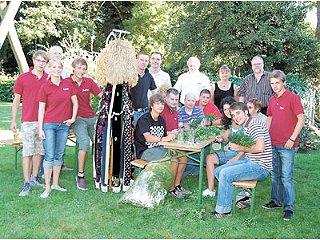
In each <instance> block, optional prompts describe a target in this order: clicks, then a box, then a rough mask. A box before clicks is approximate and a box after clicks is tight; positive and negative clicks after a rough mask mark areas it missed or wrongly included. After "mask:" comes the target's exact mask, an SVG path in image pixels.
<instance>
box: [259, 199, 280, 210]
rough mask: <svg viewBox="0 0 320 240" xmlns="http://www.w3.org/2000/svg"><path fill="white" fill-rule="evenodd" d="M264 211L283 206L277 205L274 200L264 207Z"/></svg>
mask: <svg viewBox="0 0 320 240" xmlns="http://www.w3.org/2000/svg"><path fill="white" fill-rule="evenodd" d="M262 207H263V208H264V209H273V208H281V207H282V206H280V205H277V204H276V203H275V202H274V201H273V200H271V201H270V202H269V203H267V204H265V205H263V206H262Z"/></svg>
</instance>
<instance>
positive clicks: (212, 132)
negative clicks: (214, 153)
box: [194, 126, 222, 141]
mask: <svg viewBox="0 0 320 240" xmlns="http://www.w3.org/2000/svg"><path fill="white" fill-rule="evenodd" d="M221 131H222V128H221V127H219V126H210V127H201V126H200V127H197V128H196V129H195V130H194V137H195V140H196V141H206V140H209V139H210V138H212V137H213V136H217V135H219V134H220V133H221Z"/></svg>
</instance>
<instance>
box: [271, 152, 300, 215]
mask: <svg viewBox="0 0 320 240" xmlns="http://www.w3.org/2000/svg"><path fill="white" fill-rule="evenodd" d="M294 156H295V150H294V148H291V149H286V148H284V147H283V146H272V167H273V170H272V192H271V199H272V200H273V201H274V202H275V203H276V204H277V205H283V206H284V210H290V211H294V207H293V203H294V200H295V186H294V181H293V164H294Z"/></svg>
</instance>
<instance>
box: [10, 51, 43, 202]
mask: <svg viewBox="0 0 320 240" xmlns="http://www.w3.org/2000/svg"><path fill="white" fill-rule="evenodd" d="M32 61H33V67H31V68H30V70H29V72H26V73H23V74H21V75H19V76H18V78H17V80H16V82H15V84H14V87H13V92H14V99H13V104H12V124H11V129H12V130H13V131H16V129H17V123H16V122H17V115H18V110H19V104H20V100H21V97H22V98H23V100H22V116H21V122H22V124H21V140H22V143H23V151H22V155H23V160H22V168H23V175H24V185H23V189H22V191H21V192H20V194H19V196H22V197H23V196H26V195H28V194H29V192H30V191H31V186H40V185H43V184H41V183H40V182H39V180H38V179H37V175H38V172H39V169H40V165H41V162H42V155H44V149H43V145H42V141H41V140H40V139H39V135H38V124H39V123H38V109H39V102H38V101H37V96H38V92H39V90H40V87H41V86H42V85H43V84H44V83H45V82H46V80H47V78H48V75H47V74H46V73H45V72H44V68H45V66H46V64H47V62H48V55H47V54H46V52H45V51H42V50H39V51H37V52H35V54H34V55H33V57H32ZM31 170H32V175H31V176H30V173H31Z"/></svg>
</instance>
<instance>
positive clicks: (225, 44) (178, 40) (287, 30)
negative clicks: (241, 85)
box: [166, 1, 320, 76]
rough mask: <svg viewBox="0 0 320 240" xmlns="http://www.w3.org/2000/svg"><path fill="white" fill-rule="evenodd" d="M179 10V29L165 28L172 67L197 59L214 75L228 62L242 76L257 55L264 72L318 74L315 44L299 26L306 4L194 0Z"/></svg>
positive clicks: (304, 14)
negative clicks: (274, 70) (192, 57)
mask: <svg viewBox="0 0 320 240" xmlns="http://www.w3.org/2000/svg"><path fill="white" fill-rule="evenodd" d="M177 4H179V3H177ZM183 6H184V8H183V12H184V14H180V15H178V21H177V22H179V23H180V24H179V25H178V26H177V25H176V26H172V27H171V28H170V29H169V31H170V34H171V35H174V36H173V37H172V36H170V37H171V39H173V42H172V45H171V46H170V45H169V47H171V48H170V50H169V51H170V53H171V54H170V59H172V60H173V59H174V61H172V63H173V65H174V66H175V67H180V68H183V67H184V65H185V62H186V60H187V59H188V57H190V56H192V55H197V56H198V57H199V58H200V60H201V63H202V69H203V70H211V71H212V70H213V71H214V72H216V71H217V70H218V68H219V67H220V66H221V65H222V64H224V63H227V64H228V65H229V66H230V68H231V69H232V70H233V71H235V73H236V74H237V75H239V73H240V75H245V74H246V73H247V72H248V71H251V70H250V67H251V66H250V60H251V58H252V57H253V56H255V55H258V54H260V55H263V56H265V66H266V69H281V70H283V71H285V72H299V73H303V74H305V75H309V76H315V75H316V74H317V72H318V71H315V69H319V64H318V60H317V59H318V58H317V56H318V55H319V51H320V48H319V42H318V41H317V40H316V39H315V38H314V36H313V33H312V32H311V31H310V26H308V25H307V24H306V23H305V21H304V19H305V16H306V12H307V8H308V3H299V4H297V3H296V2H245V1H243V2H205V1H204V2H201V1H200V2H199V1H196V2H187V3H184V4H183ZM284 15H285V16H286V17H285V18H284V17H283V16H284ZM212 16H215V17H212ZM166 42H167V41H166Z"/></svg>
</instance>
